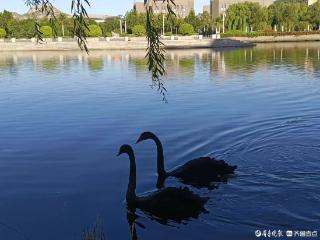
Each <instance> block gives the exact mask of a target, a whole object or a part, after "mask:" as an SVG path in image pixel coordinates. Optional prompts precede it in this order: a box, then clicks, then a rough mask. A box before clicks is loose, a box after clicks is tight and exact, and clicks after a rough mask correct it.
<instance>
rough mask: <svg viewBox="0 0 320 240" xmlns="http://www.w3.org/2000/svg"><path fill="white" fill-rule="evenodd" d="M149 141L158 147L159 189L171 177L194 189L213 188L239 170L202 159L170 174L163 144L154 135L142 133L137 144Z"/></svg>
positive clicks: (215, 161) (194, 160)
mask: <svg viewBox="0 0 320 240" xmlns="http://www.w3.org/2000/svg"><path fill="white" fill-rule="evenodd" d="M148 139H152V140H153V141H154V142H155V143H156V145H157V172H158V183H157V187H158V188H161V187H162V186H163V182H164V180H165V179H166V178H167V177H169V176H173V177H176V178H179V179H181V181H182V182H183V183H185V184H189V185H192V186H194V187H198V188H201V187H207V188H212V182H215V181H223V180H226V179H227V175H229V174H232V173H234V170H235V169H236V168H237V166H230V165H229V164H227V163H226V162H225V161H223V160H216V159H214V158H210V157H200V158H196V159H193V160H190V161H188V162H186V163H185V164H183V165H182V166H180V167H177V168H175V169H174V170H172V171H170V172H166V171H165V169H164V155H163V147H162V143H161V142H160V140H159V138H158V137H157V136H156V135H155V134H154V133H152V132H144V133H142V134H141V135H140V137H139V138H138V140H137V142H136V143H139V142H141V141H144V140H148Z"/></svg>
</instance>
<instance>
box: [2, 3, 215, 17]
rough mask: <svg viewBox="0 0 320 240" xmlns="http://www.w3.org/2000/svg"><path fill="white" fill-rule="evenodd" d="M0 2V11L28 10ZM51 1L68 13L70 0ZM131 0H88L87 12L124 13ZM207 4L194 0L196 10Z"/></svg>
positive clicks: (21, 6)
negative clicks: (89, 7) (89, 4)
mask: <svg viewBox="0 0 320 240" xmlns="http://www.w3.org/2000/svg"><path fill="white" fill-rule="evenodd" d="M141 1H143V0H141ZM0 2H1V3H0V11H3V10H4V9H6V10H8V11H14V12H18V13H25V12H27V10H28V8H27V7H26V6H25V4H24V2H25V0H0ZM51 2H52V3H53V4H54V5H55V6H56V7H57V8H59V9H61V10H63V11H64V12H66V13H70V3H71V0H51ZM113 2H115V3H113ZM133 2H134V0H118V1H112V0H90V3H91V9H88V12H89V13H91V14H94V13H96V14H106V15H118V14H124V13H125V12H126V11H127V10H130V9H131V8H132V6H133ZM137 2H138V1H137ZM209 4H210V0H195V10H196V12H202V7H203V5H209Z"/></svg>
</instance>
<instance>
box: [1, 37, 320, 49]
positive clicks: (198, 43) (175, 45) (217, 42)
mask: <svg viewBox="0 0 320 240" xmlns="http://www.w3.org/2000/svg"><path fill="white" fill-rule="evenodd" d="M106 39H107V38H88V48H89V50H91V51H98V50H145V49H146V48H147V41H146V40H145V38H131V39H128V38H118V39H111V40H110V39H108V40H106ZM319 41H320V34H311V35H299V36H292V35H287V36H276V37H275V36H259V37H228V38H222V39H210V38H204V39H199V36H189V37H181V36H179V37H178V39H177V38H175V39H174V40H173V39H172V38H171V39H170V38H166V39H163V43H164V44H165V48H166V49H168V50H175V49H177V50H178V49H221V48H226V49H229V48H243V47H254V46H257V44H275V43H310V42H319ZM10 51H80V49H79V47H78V44H77V42H76V41H75V40H74V39H65V40H62V41H61V40H60V41H57V40H52V39H45V43H39V44H37V43H36V42H35V40H34V39H13V40H12V39H6V40H3V39H0V52H10Z"/></svg>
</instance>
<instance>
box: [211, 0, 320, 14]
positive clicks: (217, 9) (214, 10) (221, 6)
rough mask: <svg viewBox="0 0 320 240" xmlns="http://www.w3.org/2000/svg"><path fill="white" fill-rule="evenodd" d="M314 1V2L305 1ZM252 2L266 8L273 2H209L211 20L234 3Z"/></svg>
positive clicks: (226, 0) (236, 0) (235, 0)
mask: <svg viewBox="0 0 320 240" xmlns="http://www.w3.org/2000/svg"><path fill="white" fill-rule="evenodd" d="M307 1H314V0H307ZM244 2H253V3H259V4H260V5H261V6H263V7H268V6H270V5H271V4H272V3H273V0H211V2H210V8H211V11H210V12H211V15H212V17H213V18H217V17H219V16H220V15H221V14H222V13H223V12H224V11H227V9H228V8H229V6H230V5H232V4H236V3H244Z"/></svg>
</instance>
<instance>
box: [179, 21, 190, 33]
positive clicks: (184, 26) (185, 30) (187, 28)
mask: <svg viewBox="0 0 320 240" xmlns="http://www.w3.org/2000/svg"><path fill="white" fill-rule="evenodd" d="M179 33H180V34H182V35H191V34H193V33H194V28H193V26H192V25H191V24H189V23H184V24H182V25H181V26H180V29H179Z"/></svg>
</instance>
